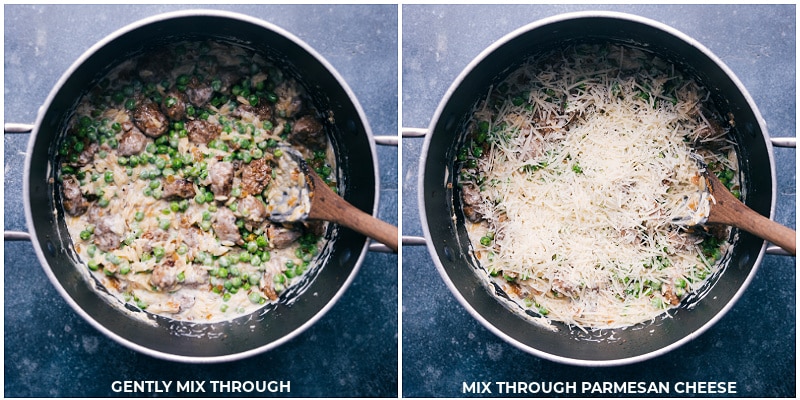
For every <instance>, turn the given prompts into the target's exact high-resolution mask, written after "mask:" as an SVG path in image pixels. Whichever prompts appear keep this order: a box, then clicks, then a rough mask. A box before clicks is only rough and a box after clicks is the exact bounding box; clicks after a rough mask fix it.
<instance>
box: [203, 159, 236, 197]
mask: <svg viewBox="0 0 800 400" xmlns="http://www.w3.org/2000/svg"><path fill="white" fill-rule="evenodd" d="M208 176H209V178H211V192H213V193H214V196H217V197H228V195H229V194H230V193H231V185H232V184H233V163H231V162H228V161H220V162H218V163H216V164H214V165H212V166H211V168H209V170H208Z"/></svg>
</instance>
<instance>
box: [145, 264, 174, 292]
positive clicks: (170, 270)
mask: <svg viewBox="0 0 800 400" xmlns="http://www.w3.org/2000/svg"><path fill="white" fill-rule="evenodd" d="M150 283H151V284H152V285H153V286H155V287H158V288H159V289H162V290H163V289H169V288H171V287H173V286H175V284H176V283H178V268H177V267H175V261H173V260H172V259H171V258H167V259H166V260H165V261H164V263H162V264H159V265H156V266H155V267H154V268H153V273H152V274H151V275H150Z"/></svg>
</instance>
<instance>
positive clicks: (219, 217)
mask: <svg viewBox="0 0 800 400" xmlns="http://www.w3.org/2000/svg"><path fill="white" fill-rule="evenodd" d="M212 227H213V228H214V233H215V234H216V235H217V237H218V238H219V240H221V241H228V242H233V243H237V244H239V243H241V242H242V235H241V234H240V233H239V228H238V227H237V226H236V216H235V215H233V211H231V210H230V208H228V207H220V208H218V209H217V211H216V213H215V214H214V222H213V223H212Z"/></svg>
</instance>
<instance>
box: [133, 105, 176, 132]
mask: <svg viewBox="0 0 800 400" xmlns="http://www.w3.org/2000/svg"><path fill="white" fill-rule="evenodd" d="M133 123H134V125H136V127H137V128H139V130H141V131H142V133H144V134H145V135H147V136H150V137H152V138H157V137H159V136H161V135H163V134H164V133H166V132H167V129H169V121H168V120H167V117H166V116H164V114H162V113H161V111H160V110H159V107H158V105H157V104H156V103H153V102H152V101H148V102H145V103H144V104H140V105H139V106H138V107H136V109H134V110H133Z"/></svg>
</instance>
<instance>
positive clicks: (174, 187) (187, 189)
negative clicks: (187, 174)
mask: <svg viewBox="0 0 800 400" xmlns="http://www.w3.org/2000/svg"><path fill="white" fill-rule="evenodd" d="M170 178H172V179H170ZM162 184H163V187H164V189H163V190H164V194H163V195H164V199H166V200H174V199H190V198H192V197H194V194H195V191H194V184H193V183H192V181H190V180H188V179H183V178H177V179H176V178H174V177H172V176H169V177H167V178H166V179H164V182H163V183H162Z"/></svg>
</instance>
